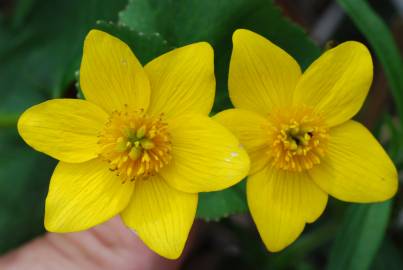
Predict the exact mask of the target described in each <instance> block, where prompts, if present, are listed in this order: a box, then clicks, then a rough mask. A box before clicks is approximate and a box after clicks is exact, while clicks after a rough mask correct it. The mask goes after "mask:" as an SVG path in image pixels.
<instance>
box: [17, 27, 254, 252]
mask: <svg viewBox="0 0 403 270" xmlns="http://www.w3.org/2000/svg"><path fill="white" fill-rule="evenodd" d="M80 85H81V88H82V90H83V93H84V96H85V98H86V100H77V99H54V100H50V101H46V102H43V103H41V104H39V105H36V106H33V107H31V108H29V109H28V110H27V111H25V112H24V114H23V115H22V116H21V117H20V119H19V122H18V131H19V133H20V135H21V136H22V137H23V139H24V140H25V141H26V142H27V144H29V145H30V146H32V147H33V148H35V149H36V150H38V151H40V152H44V153H46V154H48V155H50V156H52V157H54V158H56V159H58V160H60V162H59V164H58V165H57V167H56V169H55V171H54V173H53V175H52V178H51V182H50V187H49V193H48V196H47V199H46V209H45V227H46V229H47V230H48V231H52V232H73V231H79V230H85V229H87V228H90V227H92V226H95V225H97V224H99V223H102V222H104V221H106V220H108V219H110V218H112V217H113V216H115V215H117V214H121V216H122V218H123V221H124V222H125V224H126V225H127V226H129V227H130V228H132V229H134V230H135V231H136V232H137V233H138V235H139V236H140V238H141V239H142V240H143V241H144V242H145V243H146V244H147V245H148V246H149V247H150V248H151V249H153V250H154V251H155V252H157V253H159V254H160V255H162V256H165V257H167V258H171V259H173V258H177V257H178V256H179V255H180V254H181V252H182V250H183V247H184V244H185V242H186V239H187V236H188V233H189V230H190V227H191V226H192V223H193V220H194V218H195V214H196V207H197V200H198V194H197V193H198V192H204V191H215V190H220V189H224V188H227V187H229V186H231V185H233V184H235V183H237V182H238V181H240V180H241V179H242V178H243V177H245V176H246V174H247V172H248V170H249V159H248V156H247V153H246V152H245V151H244V150H243V149H242V148H240V146H239V142H238V141H237V139H236V137H235V136H234V135H232V133H230V132H229V131H228V130H227V129H225V128H224V127H223V126H221V125H220V124H218V123H217V122H216V121H214V120H212V119H210V118H209V117H208V116H207V115H208V113H209V112H210V110H211V107H212V104H213V100H214V93H215V78H214V64H213V50H212V48H211V46H210V45H209V44H207V43H204V42H201V43H195V44H191V45H188V46H185V47H182V48H178V49H175V50H173V51H171V52H169V53H166V54H164V55H162V56H160V57H158V58H156V59H154V60H153V61H151V62H150V63H148V64H147V65H146V66H145V67H144V68H143V67H142V66H141V64H140V63H139V61H138V60H137V58H136V57H135V55H134V54H133V53H132V51H131V50H130V49H129V47H128V46H127V45H126V44H124V43H123V42H122V41H120V40H119V39H117V38H115V37H113V36H110V35H108V34H106V33H104V32H101V31H97V30H92V31H91V32H90V33H89V34H88V35H87V37H86V39H85V43H84V52H83V59H82V62H81V69H80Z"/></svg>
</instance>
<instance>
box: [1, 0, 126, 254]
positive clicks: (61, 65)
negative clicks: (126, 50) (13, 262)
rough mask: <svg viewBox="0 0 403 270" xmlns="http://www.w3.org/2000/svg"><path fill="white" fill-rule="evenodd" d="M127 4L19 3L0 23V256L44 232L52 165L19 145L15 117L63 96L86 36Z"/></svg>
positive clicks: (95, 0)
mask: <svg viewBox="0 0 403 270" xmlns="http://www.w3.org/2000/svg"><path fill="white" fill-rule="evenodd" d="M126 2H127V1H126V0H117V1H108V0H89V1H79V0H72V1H63V0H42V1H28V0H21V2H20V4H19V6H18V9H17V10H16V15H15V16H16V17H13V18H12V19H11V20H0V63H1V65H0V87H1V93H2V97H1V100H0V128H1V129H0V152H1V153H2V154H1V157H0V161H1V162H0V239H1V241H0V252H4V251H6V250H9V249H11V248H13V247H16V246H17V245H18V244H20V243H22V242H24V241H27V240H29V239H31V238H32V237H34V236H36V235H37V234H39V233H42V232H43V212H44V209H43V205H44V201H45V196H46V191H47V189H48V183H49V179H50V175H51V171H52V168H53V167H54V164H55V161H53V160H51V159H50V158H47V157H46V156H44V155H43V154H40V153H37V152H35V151H34V150H32V149H29V148H28V147H27V146H26V145H25V144H24V143H22V141H21V139H20V138H19V137H18V135H17V134H16V130H15V125H16V121H17V119H18V115H19V114H20V112H21V111H22V110H24V109H26V108H27V107H29V106H31V105H33V104H36V103H39V102H42V101H44V100H45V99H49V98H52V97H59V96H60V95H61V94H62V92H63V91H64V90H65V89H66V88H67V86H68V85H69V84H70V83H71V82H72V81H73V80H74V71H75V70H76V69H77V68H78V65H79V62H80V58H81V51H82V45H83V39H84V37H85V35H86V33H87V31H88V30H89V29H90V28H91V26H92V25H93V24H94V23H95V21H96V20H97V19H107V20H110V19H116V18H117V13H118V11H119V10H121V9H122V8H123V7H124V5H125V3H126ZM7 22H10V23H11V25H8V24H7Z"/></svg>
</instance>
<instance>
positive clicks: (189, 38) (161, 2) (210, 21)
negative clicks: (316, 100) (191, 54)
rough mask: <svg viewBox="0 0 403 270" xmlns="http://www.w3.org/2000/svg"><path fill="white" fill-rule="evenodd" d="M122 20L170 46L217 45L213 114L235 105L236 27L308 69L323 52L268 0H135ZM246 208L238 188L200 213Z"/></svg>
mask: <svg viewBox="0 0 403 270" xmlns="http://www.w3.org/2000/svg"><path fill="white" fill-rule="evenodd" d="M119 23H120V24H122V25H124V26H127V27H128V28H130V29H131V30H133V31H136V32H138V33H143V34H152V33H155V32H157V33H160V35H161V37H162V38H163V39H164V40H166V41H167V43H168V45H169V46H171V47H179V46H183V45H186V44H190V43H193V42H198V41H207V42H209V43H210V44H211V45H212V46H213V47H214V54H215V74H216V79H217V92H216V100H215V105H214V108H213V112H218V111H221V110H223V109H225V108H229V107H232V106H231V102H230V100H229V97H228V90H227V79H228V67H229V61H230V55H231V48H232V41H231V36H232V33H233V32H234V31H235V30H236V29H238V28H248V29H250V30H252V31H255V32H257V33H259V34H261V35H263V36H265V37H267V38H269V39H270V40H271V41H273V42H274V43H276V44H277V45H279V46H281V47H282V48H284V49H285V50H287V51H288V52H289V53H290V54H291V55H292V56H294V57H295V58H296V59H297V60H298V61H299V62H300V64H301V66H302V67H303V68H305V67H306V66H307V65H309V63H311V62H312V60H314V59H315V58H316V57H318V56H319V54H320V49H319V48H318V47H317V46H316V45H315V44H313V42H312V41H311V40H310V39H309V38H308V37H307V36H306V34H305V32H304V31H303V30H302V29H301V28H300V27H298V26H297V25H295V24H294V23H292V22H291V21H290V20H288V19H286V18H284V17H283V15H282V13H281V11H280V10H279V8H278V7H277V6H275V5H274V4H273V2H272V1H267V0H219V1H217V0H209V1H199V0H177V1H170V0H130V1H129V4H128V5H127V7H126V9H125V10H123V11H122V12H121V13H120V14H119ZM242 185H243V184H242ZM246 210H247V207H246V202H245V194H244V190H243V189H240V188H239V186H235V187H232V188H230V189H227V190H225V191H220V192H214V193H205V194H201V196H200V203H199V209H198V216H199V217H202V218H205V219H218V218H220V217H224V216H227V215H228V214H231V213H238V212H242V211H246Z"/></svg>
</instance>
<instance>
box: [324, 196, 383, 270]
mask: <svg viewBox="0 0 403 270" xmlns="http://www.w3.org/2000/svg"><path fill="white" fill-rule="evenodd" d="M390 210H391V201H386V202H383V203H376V204H355V205H351V206H349V208H348V209H347V212H346V214H345V217H344V223H343V225H342V228H341V230H340V232H339V234H338V235H337V236H336V240H335V242H334V244H333V247H332V250H331V254H330V258H329V263H328V266H327V269H328V270H339V269H340V270H357V269H360V270H366V269H369V268H370V266H371V263H372V261H373V259H374V257H375V255H376V253H377V251H378V249H379V246H380V244H381V243H382V240H383V237H384V234H385V230H386V227H387V224H388V220H389V215H390Z"/></svg>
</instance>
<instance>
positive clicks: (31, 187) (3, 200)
mask: <svg viewBox="0 0 403 270" xmlns="http://www.w3.org/2000/svg"><path fill="white" fill-rule="evenodd" d="M1 132H2V133H1V134H0V152H1V153H2V154H1V156H0V239H1V241H0V254H1V253H2V252H4V251H7V250H8V249H10V248H13V247H16V246H18V245H19V244H21V243H22V242H23V241H25V240H27V239H30V238H32V237H34V236H35V235H37V234H39V233H42V232H43V214H44V203H45V195H46V191H47V186H48V183H49V178H50V175H51V171H52V168H53V167H54V164H55V162H54V161H52V160H50V158H48V157H46V156H44V155H42V154H40V153H37V152H35V151H34V150H32V149H29V148H27V147H26V146H25V145H24V144H23V143H22V141H21V140H20V139H18V138H17V136H16V134H15V131H14V130H11V129H7V130H4V129H3V130H1Z"/></svg>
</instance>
